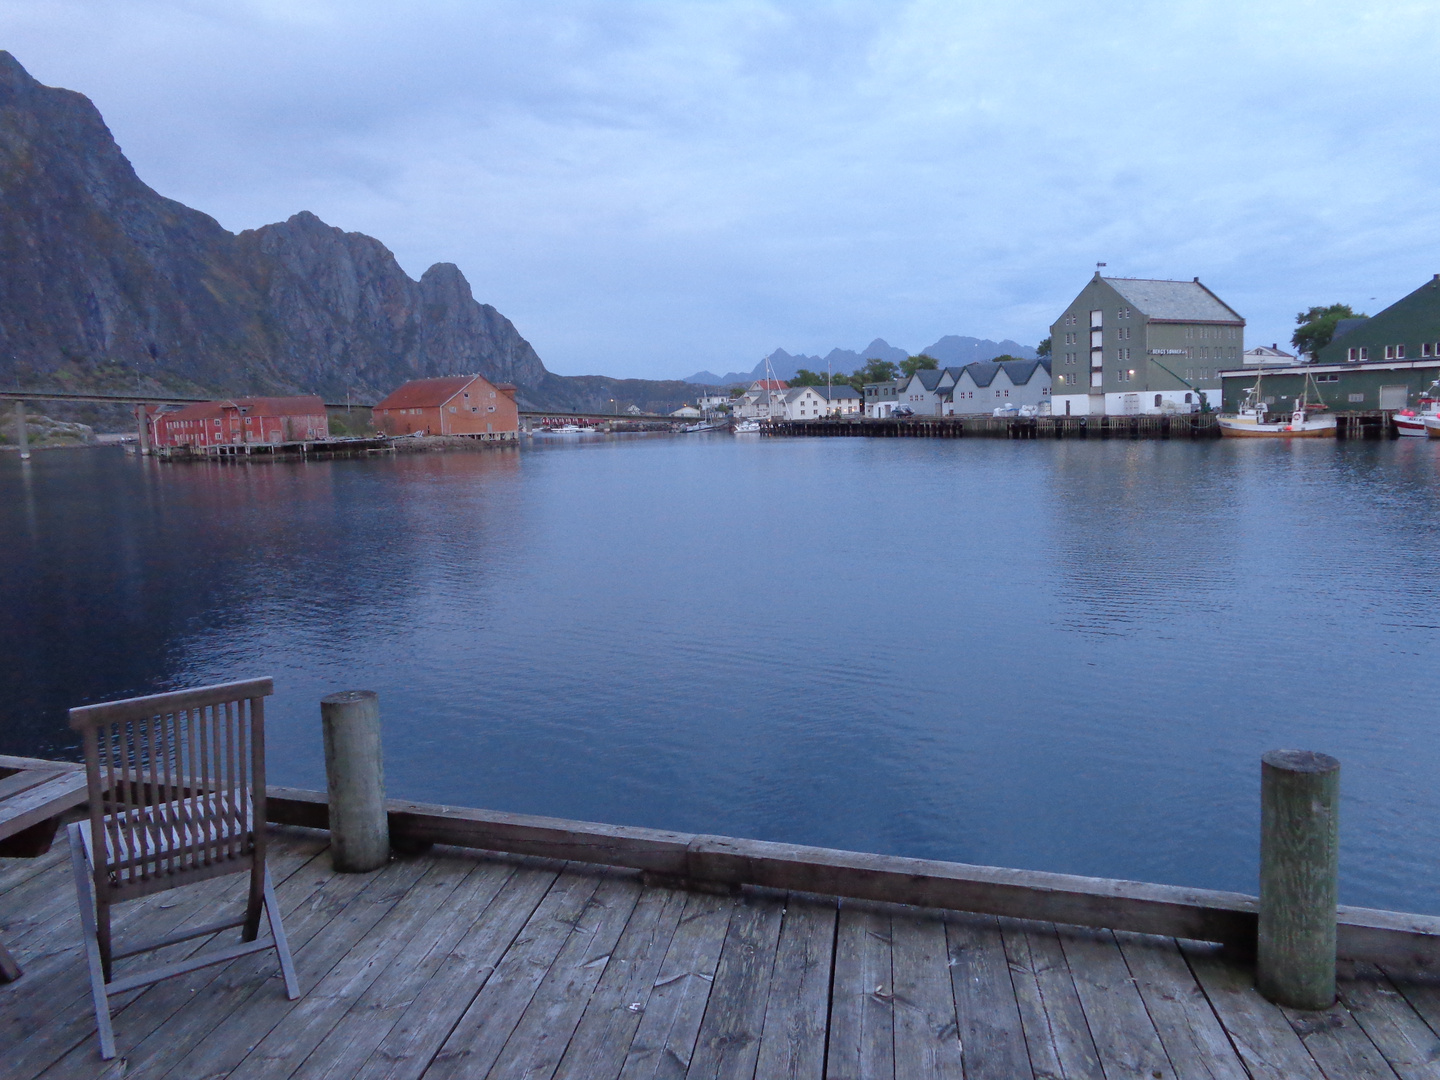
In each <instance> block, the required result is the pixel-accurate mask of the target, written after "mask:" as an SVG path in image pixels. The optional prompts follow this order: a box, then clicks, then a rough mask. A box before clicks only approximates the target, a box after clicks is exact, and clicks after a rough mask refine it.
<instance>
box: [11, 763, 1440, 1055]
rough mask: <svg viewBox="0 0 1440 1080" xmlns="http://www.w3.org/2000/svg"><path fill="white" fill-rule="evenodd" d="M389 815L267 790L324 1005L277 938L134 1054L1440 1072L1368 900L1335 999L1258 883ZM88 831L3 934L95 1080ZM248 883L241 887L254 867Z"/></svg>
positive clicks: (44, 1022)
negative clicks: (291, 977) (1303, 963)
mask: <svg viewBox="0 0 1440 1080" xmlns="http://www.w3.org/2000/svg"><path fill="white" fill-rule="evenodd" d="M386 811H387V815H388V828H389V832H390V835H391V837H392V839H393V840H394V841H396V843H395V847H394V850H395V851H396V852H397V854H395V855H394V856H393V857H392V858H391V859H390V860H389V861H388V862H386V863H385V864H384V865H383V866H382V867H381V868H379V869H377V870H374V871H371V872H368V873H337V872H336V871H335V870H334V869H333V868H332V866H331V859H330V853H329V847H330V835H329V832H328V825H329V818H328V814H329V806H328V800H327V795H326V793H324V792H317V791H300V790H295V789H287V788H278V787H271V788H270V789H269V795H268V799H267V816H268V817H269V819H270V821H271V822H272V823H273V824H274V826H275V827H274V829H273V832H272V839H271V846H270V852H271V858H270V863H271V869H272V874H273V876H274V878H275V881H276V884H277V891H278V894H279V898H280V904H281V907H282V910H283V912H284V917H285V921H286V925H287V930H288V933H289V937H290V943H291V948H292V951H293V953H294V959H295V964H296V967H297V969H298V972H299V978H300V989H301V997H300V998H299V1000H297V1001H293V1002H292V1001H288V1000H286V997H285V994H284V992H283V991H282V989H281V987H280V983H279V980H278V978H267V977H266V976H267V975H270V974H272V973H273V972H272V968H273V967H274V962H273V960H271V959H270V958H269V957H268V956H267V955H266V954H259V955H253V956H249V957H245V958H243V959H240V960H236V961H232V962H231V963H230V964H229V965H225V966H218V965H217V966H215V967H210V968H204V969H201V970H198V971H195V972H192V973H190V974H188V975H185V976H182V977H178V978H175V979H171V980H168V981H166V982H164V983H160V984H157V985H154V986H151V987H149V988H147V989H145V990H143V991H142V992H137V993H134V994H131V995H127V996H125V997H117V998H116V999H115V1002H114V1027H115V1036H116V1040H117V1043H118V1045H119V1053H120V1055H121V1057H122V1058H123V1059H124V1063H123V1068H122V1070H121V1071H122V1072H123V1073H124V1075H126V1076H128V1077H132V1078H134V1077H154V1078H161V1077H168V1078H172V1080H185V1078H189V1077H198V1076H207V1077H208V1076H221V1075H225V1076H234V1077H252V1076H253V1077H276V1078H279V1077H302V1076H303V1077H312V1076H314V1077H319V1076H330V1077H366V1078H372V1080H379V1078H381V1077H385V1078H393V1080H400V1078H408V1080H421V1078H424V1080H440V1078H450V1077H466V1078H469V1077H476V1078H479V1077H496V1078H500V1077H504V1078H509V1077H515V1078H520V1077H527V1078H530V1077H546V1078H550V1080H612V1078H613V1080H629V1078H634V1077H641V1076H644V1077H658V1076H666V1077H681V1076H695V1077H699V1076H704V1077H717V1076H733V1077H744V1078H753V1080H761V1078H768V1077H776V1076H787V1077H808V1078H813V1080H831V1078H833V1080H856V1078H860V1077H866V1078H877V1077H878V1078H883V1080H925V1078H937V1080H938V1078H941V1077H946V1078H960V1077H973V1078H995V1080H1041V1078H1051V1077H1059V1076H1088V1077H1119V1076H1126V1077H1142V1078H1154V1077H1160V1078H1162V1080H1189V1078H1191V1077H1196V1078H1199V1077H1206V1078H1215V1077H1226V1078H1234V1080H1244V1078H1246V1077H1264V1078H1277V1080H1278V1078H1282V1077H1284V1078H1302V1080H1326V1078H1328V1080H1339V1078H1341V1077H1346V1078H1348V1077H1362V1076H1363V1077H1370V1078H1375V1077H1378V1078H1382V1080H1399V1078H1405V1080H1409V1078H1411V1077H1421V1076H1425V1077H1433V1076H1437V1075H1440V1035H1437V1033H1440V978H1437V975H1436V972H1437V971H1440V919H1434V918H1431V917H1428V916H1419V915H1402V914H1397V913H1391V912H1378V911H1368V910H1364V909H1354V908H1340V909H1339V913H1338V922H1337V931H1338V933H1337V942H1338V948H1339V954H1340V957H1341V960H1340V963H1339V967H1338V976H1339V977H1338V980H1337V983H1336V986H1337V989H1338V995H1339V996H1338V1000H1337V1001H1336V1002H1335V1003H1334V1004H1331V1005H1329V1007H1327V1008H1323V1009H1319V1010H1311V1011H1305V1010H1299V1009H1294V1008H1290V1007H1287V1006H1281V1005H1277V1004H1274V1003H1272V1002H1271V1001H1269V1000H1267V999H1266V998H1265V997H1263V996H1262V995H1261V994H1260V993H1259V992H1257V991H1256V989H1255V987H1254V974H1253V956H1252V954H1253V945H1254V942H1255V935H1256V932H1257V919H1258V918H1259V915H1260V907H1259V900H1258V899H1257V898H1256V897H1251V896H1245V895H1241V894H1231V893H1217V892H1212V891H1207V890H1195V889H1184V888H1179V887H1175V886H1166V885H1149V884H1144V883H1138V882H1124V881H1112V880H1107V879H1095V878H1083V877H1075V876H1072V875H1062V874H1048V873H1041V872H1036V871H1026V870H1005V869H1000V868H995V867H976V866H965V865H962V864H955V863H942V862H934V861H929V860H918V859H906V858H899V857H893V856H884V855H873V854H864V853H858V852H842V851H832V850H829V849H822V848H811V847H804V846H799V845H790V844H778V843H769V842H762V841H755V840H744V839H738V838H731V837H720V836H701V835H693V834H687V833H677V832H669V831H663V830H653V829H642V828H633V827H627V826H611V825H600V824H593V823H586V822H576V821H565V820H560V819H553V818H542V817H533V816H529V815H520V814H509V813H503V812H498V811H486V810H476V809H468V808H462V807H451V806H436V805H427V804H421V803H413V802H406V801H404V800H393V799H392V800H387V802H386ZM429 844H433V845H434V847H433V848H429V849H428V850H426V845H429ZM62 846H63V845H57V849H56V850H54V851H52V852H51V853H50V854H48V855H46V856H42V857H40V858H38V859H33V860H6V861H4V862H3V863H0V915H3V930H4V933H5V935H6V937H7V940H8V941H9V942H10V943H11V945H12V947H13V948H14V950H15V952H16V953H17V954H18V956H19V958H20V959H21V960H22V962H23V964H24V967H25V968H26V973H25V975H24V977H23V978H21V979H19V980H18V981H16V982H14V983H12V984H10V985H8V986H4V987H0V1061H3V1063H4V1064H3V1074H4V1075H5V1076H6V1077H11V1078H15V1080H30V1078H38V1077H40V1076H41V1075H43V1076H45V1077H47V1078H57V1080H58V1078H66V1077H75V1078H80V1077H85V1078H91V1077H94V1076H96V1075H97V1069H98V1062H97V1057H96V1040H95V1035H94V1023H95V1021H94V1014H93V1012H92V1009H91V1006H90V1002H89V998H88V995H87V989H86V981H85V961H84V958H83V956H82V955H81V947H80V941H81V938H80V932H79V928H78V918H77V913H76V904H75V897H74V890H73V888H72V887H71V886H70V882H69V880H68V875H67V874H66V872H65V865H64V863H65V859H66V853H65V852H64V851H63V850H60V848H61V847H62ZM228 889H229V892H228V894H227V896H228V898H229V899H230V900H233V901H235V902H239V901H241V900H242V899H243V895H244V882H238V883H236V884H232V885H230V886H228ZM202 891H203V890H202ZM214 904H215V891H211V892H210V893H209V894H208V895H204V896H199V895H197V896H190V895H187V894H185V893H178V892H177V893H158V894H155V895H154V896H152V897H146V898H143V899H140V900H136V901H133V902H131V903H129V904H126V905H124V906H123V907H122V908H120V909H118V910H117V924H116V931H117V935H118V938H119V940H121V941H124V940H125V939H126V937H127V936H132V937H133V936H137V935H139V936H153V935H155V934H172V933H175V932H177V931H183V930H185V929H187V928H189V927H192V926H194V927H198V926H202V925H205V924H206V923H207V922H208V921H209V920H210V919H213V918H214V915H215V910H214ZM1227 942H1228V944H1227ZM203 947H205V941H204V939H196V940H194V941H188V942H184V943H182V944H179V945H176V946H173V947H172V948H173V950H174V952H175V959H180V958H182V957H184V956H187V955H190V954H192V953H193V952H195V951H196V950H198V949H201V948H203ZM115 1075H120V1073H116V1074H115Z"/></svg>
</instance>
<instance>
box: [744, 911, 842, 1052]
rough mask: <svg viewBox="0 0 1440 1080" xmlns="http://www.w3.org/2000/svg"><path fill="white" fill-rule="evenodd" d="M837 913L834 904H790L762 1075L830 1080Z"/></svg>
mask: <svg viewBox="0 0 1440 1080" xmlns="http://www.w3.org/2000/svg"><path fill="white" fill-rule="evenodd" d="M836 914H837V906H836V904H835V902H834V901H833V900H831V901H828V902H826V901H823V900H814V899H809V898H800V897H791V898H790V900H789V902H788V903H787V904H786V905H785V921H784V923H783V924H782V925H781V927H780V945H779V947H778V949H777V950H776V953H775V969H774V971H773V973H772V974H771V977H770V997H769V1000H768V1001H767V1002H766V1005H765V1027H764V1031H763V1032H762V1034H761V1036H760V1056H759V1058H758V1059H757V1061H756V1063H755V1075H756V1076H764V1077H775V1078H776V1080H822V1078H823V1076H824V1073H825V1022H826V1019H827V1017H828V1014H829V1012H830V973H831V961H832V958H833V956H834V951H835V916H836Z"/></svg>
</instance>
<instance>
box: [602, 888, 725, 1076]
mask: <svg viewBox="0 0 1440 1080" xmlns="http://www.w3.org/2000/svg"><path fill="white" fill-rule="evenodd" d="M738 906H739V905H738V904H736V902H735V901H734V900H732V899H730V898H729V897H720V896H714V895H711V894H709V893H692V894H690V896H689V897H688V898H687V899H686V904H685V914H684V915H683V916H681V918H680V925H679V926H677V927H676V928H675V935H674V937H673V938H672V939H671V941H670V946H669V948H668V949H667V950H666V952H665V959H664V961H663V962H662V963H661V965H660V975H659V977H658V978H657V979H656V980H655V984H654V986H653V987H652V989H651V991H650V997H649V999H648V1000H647V1001H646V1003H645V1006H644V1011H643V1012H642V1014H641V1018H640V1026H639V1027H638V1028H636V1030H635V1037H634V1039H633V1040H632V1041H631V1043H630V1047H629V1049H628V1050H627V1051H626V1054H625V1062H624V1064H623V1065H621V1067H620V1080H658V1078H661V1077H664V1078H667V1080H669V1078H674V1077H682V1076H684V1075H685V1072H686V1070H687V1069H689V1068H690V1060H691V1058H692V1057H694V1054H695V1040H696V1039H697V1038H699V1036H700V1024H701V1022H702V1021H703V1020H704V1018H705V1005H706V1003H707V1002H708V1001H709V1000H710V988H711V987H712V986H713V985H714V982H715V971H716V969H717V968H718V967H719V965H720V952H721V950H722V949H723V948H724V945H725V935H726V933H727V932H728V930H729V927H730V919H731V916H732V915H733V914H734V913H735V911H736V909H737V908H738Z"/></svg>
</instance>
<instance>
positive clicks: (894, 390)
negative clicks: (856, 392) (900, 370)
mask: <svg viewBox="0 0 1440 1080" xmlns="http://www.w3.org/2000/svg"><path fill="white" fill-rule="evenodd" d="M899 395H900V380H899V379H887V380H886V381H885V382H878V383H874V382H872V383H866V384H865V390H864V392H863V393H862V394H861V398H862V399H863V401H864V403H865V415H866V416H867V417H869V418H870V419H871V420H883V419H885V418H886V417H887V416H889V415H890V414H891V413H892V412H894V411H895V406H896V404H897V403H898V400H899Z"/></svg>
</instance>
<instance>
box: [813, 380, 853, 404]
mask: <svg viewBox="0 0 1440 1080" xmlns="http://www.w3.org/2000/svg"><path fill="white" fill-rule="evenodd" d="M815 392H816V393H817V394H819V395H820V396H821V397H823V398H825V399H827V400H829V401H835V400H837V399H844V398H858V397H859V396H860V392H859V391H858V390H856V389H855V388H854V387H853V386H851V385H850V384H849V383H834V384H832V385H830V386H817V387H815Z"/></svg>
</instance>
